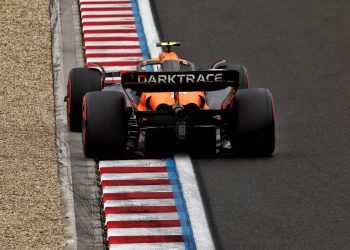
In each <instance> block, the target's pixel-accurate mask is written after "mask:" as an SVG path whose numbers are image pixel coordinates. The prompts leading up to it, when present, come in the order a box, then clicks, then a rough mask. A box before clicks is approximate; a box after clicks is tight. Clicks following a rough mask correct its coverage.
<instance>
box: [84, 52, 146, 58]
mask: <svg viewBox="0 0 350 250" xmlns="http://www.w3.org/2000/svg"><path fill="white" fill-rule="evenodd" d="M141 56H142V53H105V54H102V53H101V54H87V55H86V58H99V57H141Z"/></svg>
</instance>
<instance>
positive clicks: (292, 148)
mask: <svg viewBox="0 0 350 250" xmlns="http://www.w3.org/2000/svg"><path fill="white" fill-rule="evenodd" d="M153 5H154V6H153V11H154V14H155V17H156V21H157V23H158V28H159V31H160V34H161V36H162V37H163V39H164V40H179V41H181V42H182V43H183V46H182V48H181V49H179V50H177V51H178V52H179V53H180V55H181V56H182V57H184V58H187V59H190V60H192V61H193V62H194V63H196V64H197V65H199V66H200V68H202V69H206V68H208V67H209V66H210V65H211V64H212V63H213V62H214V61H215V60H219V59H222V58H225V59H227V60H228V61H230V62H232V63H237V64H238V63H242V64H245V65H246V66H247V68H248V71H249V73H250V77H251V79H252V82H253V86H254V87H265V88H269V89H270V90H271V91H272V93H273V95H274V98H275V105H276V115H277V116H276V120H277V121H276V122H277V128H276V132H277V145H276V151H275V154H274V156H273V157H269V158H254V159H252V158H246V159H242V158H230V157H219V158H217V159H197V160H193V164H194V167H195V169H196V171H197V174H198V178H199V179H200V185H201V191H202V194H203V197H204V199H205V200H206V209H207V213H208V215H209V216H210V220H211V223H212V231H213V233H214V237H215V239H216V243H217V246H218V248H219V249H350V142H349V139H350V73H349V72H350V42H349V41H350V32H349V30H350V18H349V13H350V2H349V1H348V0H334V1H327V0H305V1H301V0H300V1H299V0H297V1H295V0H293V1H291V0H288V1H287V0H286V1H279V0H265V1H246V0H235V1H231V0H225V1H223V0H222V1H214V0H211V1H209V0H203V1H185V0H177V1H163V0H154V1H153Z"/></svg>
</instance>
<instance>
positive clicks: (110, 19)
mask: <svg viewBox="0 0 350 250" xmlns="http://www.w3.org/2000/svg"><path fill="white" fill-rule="evenodd" d="M134 20H135V19H134V18H133V17H99V18H83V24H84V23H86V22H117V21H134Z"/></svg>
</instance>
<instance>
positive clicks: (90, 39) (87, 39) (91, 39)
mask: <svg viewBox="0 0 350 250" xmlns="http://www.w3.org/2000/svg"><path fill="white" fill-rule="evenodd" d="M84 40H85V42H107V41H116V42H118V41H138V40H139V38H138V37H85V38H84Z"/></svg>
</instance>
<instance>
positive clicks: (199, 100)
mask: <svg viewBox="0 0 350 250" xmlns="http://www.w3.org/2000/svg"><path fill="white" fill-rule="evenodd" d="M165 61H178V62H186V60H184V59H180V58H179V57H178V56H177V54H176V53H174V52H163V53H161V54H160V55H159V58H153V59H150V60H145V61H144V62H145V63H147V62H150V63H154V62H158V63H159V64H162V63H164V62H165ZM204 100H205V93H204V92H203V91H196V92H179V101H180V104H182V105H184V106H185V105H188V104H195V105H197V106H198V108H205V109H207V108H208V106H207V104H206V103H205V102H204ZM160 104H166V105H169V106H172V105H174V104H175V96H174V93H173V92H155V93H142V94H141V99H140V103H139V104H138V106H137V109H138V110H139V111H145V110H147V109H149V108H151V109H152V110H153V111H155V110H156V109H157V107H158V106H159V105H160Z"/></svg>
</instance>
